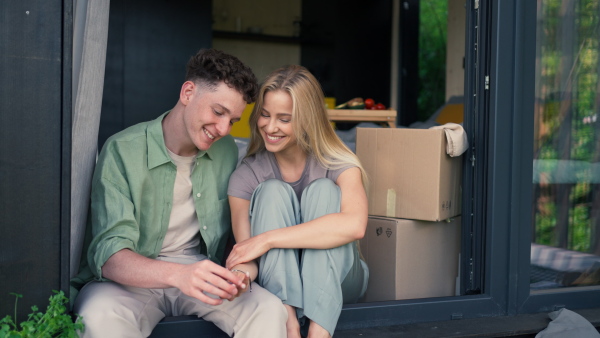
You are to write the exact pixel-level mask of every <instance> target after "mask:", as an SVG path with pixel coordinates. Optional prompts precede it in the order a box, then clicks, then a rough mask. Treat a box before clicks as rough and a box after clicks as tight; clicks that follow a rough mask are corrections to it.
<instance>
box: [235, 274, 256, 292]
mask: <svg viewBox="0 0 600 338" xmlns="http://www.w3.org/2000/svg"><path fill="white" fill-rule="evenodd" d="M230 271H231V272H241V273H243V274H244V275H246V277H248V284H249V285H248V286H249V287H250V292H252V279H251V278H250V272H248V271H244V270H240V269H231V270H230Z"/></svg>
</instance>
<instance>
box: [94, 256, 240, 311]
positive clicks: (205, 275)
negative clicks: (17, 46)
mask: <svg viewBox="0 0 600 338" xmlns="http://www.w3.org/2000/svg"><path fill="white" fill-rule="evenodd" d="M102 275H103V276H104V277H106V278H109V279H111V280H113V281H115V282H117V283H120V284H124V285H129V286H135V287H140V288H148V289H159V288H160V289H163V288H170V287H176V288H178V289H180V290H181V291H182V292H183V293H185V294H186V295H188V296H190V297H194V298H197V299H199V300H201V301H203V302H205V303H207V304H212V305H219V304H221V303H222V302H223V299H233V298H234V297H235V296H236V294H237V293H238V288H240V289H244V288H245V287H246V286H245V285H244V284H243V278H240V277H238V276H236V274H234V273H232V272H231V271H229V270H227V269H225V268H223V267H221V266H219V265H217V264H215V263H213V262H212V261H210V260H208V259H205V260H203V261H200V262H198V263H194V264H177V263H171V262H165V261H160V260H156V259H150V258H147V257H144V256H142V255H140V254H137V253H135V252H133V251H131V250H128V249H123V250H120V251H118V252H117V253H115V254H114V255H112V256H111V257H110V258H109V259H108V260H107V261H106V263H105V264H104V265H103V266H102ZM229 282H231V283H233V284H231V283H229ZM204 292H208V293H211V294H214V295H216V296H218V297H219V299H214V298H211V297H208V296H207V295H206V294H204Z"/></svg>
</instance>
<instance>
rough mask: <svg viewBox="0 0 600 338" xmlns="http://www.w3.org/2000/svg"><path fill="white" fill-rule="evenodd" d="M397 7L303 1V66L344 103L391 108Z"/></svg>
mask: <svg viewBox="0 0 600 338" xmlns="http://www.w3.org/2000/svg"><path fill="white" fill-rule="evenodd" d="M391 32H392V1H391V0H377V1H371V2H369V3H368V5H366V4H365V2H360V1H350V2H348V1H339V0H330V1H318V0H303V1H302V32H301V41H302V50H301V63H302V65H303V66H305V67H307V68H308V69H309V70H310V71H311V72H313V73H314V74H315V76H316V77H317V79H318V80H319V81H320V82H321V85H322V86H323V90H324V91H325V95H327V96H335V97H336V99H337V102H338V103H342V102H345V101H348V100H350V99H352V98H354V97H359V96H360V97H363V98H367V97H372V98H373V99H374V100H375V101H377V102H382V103H383V104H385V105H386V106H389V104H390V78H391V74H390V72H391V44H390V41H391V39H392V37H391V34H392V33H391Z"/></svg>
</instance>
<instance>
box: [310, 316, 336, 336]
mask: <svg viewBox="0 0 600 338" xmlns="http://www.w3.org/2000/svg"><path fill="white" fill-rule="evenodd" d="M308 338H331V335H330V334H329V332H328V331H327V330H325V329H324V328H323V327H322V326H321V325H319V324H317V323H315V322H313V321H312V320H311V321H310V326H309V327H308Z"/></svg>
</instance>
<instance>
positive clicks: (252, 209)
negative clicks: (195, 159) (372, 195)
mask: <svg viewBox="0 0 600 338" xmlns="http://www.w3.org/2000/svg"><path fill="white" fill-rule="evenodd" d="M250 128H251V130H252V136H251V139H250V143H249V145H248V152H247V155H246V157H245V158H244V160H243V161H242V163H241V164H240V166H239V167H238V168H237V169H236V171H235V172H234V173H233V175H232V176H231V178H230V181H229V189H228V195H229V203H230V206H231V215H232V225H233V232H234V235H235V239H236V242H237V244H236V245H235V246H234V248H233V250H232V252H231V254H230V255H229V258H228V259H227V267H228V268H229V269H232V270H233V271H238V272H241V273H247V274H248V275H250V278H251V280H254V279H255V278H257V277H258V279H257V280H258V283H259V284H260V285H261V286H263V287H264V288H266V289H267V290H269V291H270V292H272V293H273V294H275V295H276V296H278V297H279V298H280V299H281V300H282V301H283V303H284V305H285V307H286V308H287V310H288V321H287V330H288V337H300V323H299V321H298V319H302V318H304V317H307V318H308V319H309V320H310V325H309V329H308V336H309V337H330V336H331V335H333V331H334V330H335V326H336V324H337V320H338V318H339V315H340V312H341V309H342V304H344V303H353V302H356V301H358V299H359V298H360V297H361V296H362V295H363V294H364V292H365V290H366V286H367V280H368V269H367V266H366V264H365V263H364V262H363V261H362V260H361V259H360V255H359V251H358V243H357V240H358V239H360V238H362V237H363V236H364V233H365V228H366V226H367V197H366V193H365V188H364V184H365V182H366V176H365V173H364V170H363V168H362V166H361V164H360V162H359V161H358V158H357V157H356V156H355V155H354V154H353V153H352V151H350V150H349V149H348V148H347V147H346V146H345V145H344V143H343V142H342V141H341V140H340V139H339V138H338V137H337V135H336V134H335V132H334V130H333V128H332V127H331V124H330V123H329V120H328V118H327V111H326V109H325V104H324V97H323V91H322V89H321V86H320V85H319V83H318V81H317V80H316V79H315V78H314V76H313V75H312V74H311V73H310V72H309V71H308V70H306V69H305V68H303V67H301V66H288V67H285V68H281V69H278V70H276V71H275V72H273V73H272V74H271V75H269V76H268V77H267V79H266V81H265V82H264V84H263V85H262V87H261V89H260V92H259V95H258V98H257V101H256V104H255V106H254V110H253V111H252V114H251V116H250Z"/></svg>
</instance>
